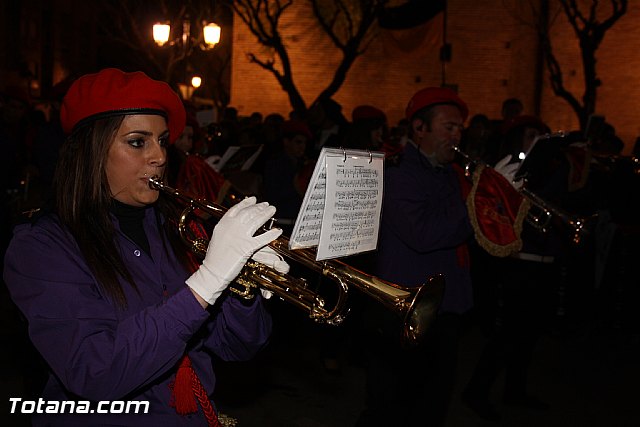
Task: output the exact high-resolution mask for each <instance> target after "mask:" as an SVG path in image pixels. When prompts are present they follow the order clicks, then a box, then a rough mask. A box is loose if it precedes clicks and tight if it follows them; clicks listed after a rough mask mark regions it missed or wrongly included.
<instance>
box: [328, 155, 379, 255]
mask: <svg viewBox="0 0 640 427" xmlns="http://www.w3.org/2000/svg"><path fill="white" fill-rule="evenodd" d="M383 171H384V163H383V157H381V156H376V157H373V156H369V155H365V156H347V158H346V160H345V159H344V158H340V157H335V156H330V157H327V158H326V178H325V187H326V201H325V206H324V215H323V217H322V225H321V228H320V242H319V244H318V253H317V257H316V259H317V260H323V259H329V258H337V257H341V256H347V255H353V254H356V253H360V252H366V251H370V250H374V249H375V248H376V247H377V244H378V230H379V228H380V213H381V209H382V182H383V181H382V179H383V176H382V175H383Z"/></svg>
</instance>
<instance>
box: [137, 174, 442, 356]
mask: <svg viewBox="0 0 640 427" xmlns="http://www.w3.org/2000/svg"><path fill="white" fill-rule="evenodd" d="M149 186H150V187H151V188H153V189H156V190H159V191H161V192H163V193H164V194H166V195H168V196H170V197H171V198H173V199H175V200H178V201H180V202H181V203H183V204H184V205H185V208H184V210H183V211H182V213H181V215H180V218H179V219H178V232H179V234H180V237H181V238H182V239H183V240H184V242H185V244H187V245H188V246H189V248H190V249H191V250H192V251H193V252H195V253H197V254H199V255H202V256H203V255H204V254H206V250H207V246H208V241H207V240H205V239H201V238H195V239H192V238H190V237H189V233H188V220H189V217H190V216H191V215H192V214H194V211H196V210H198V211H200V212H202V213H205V214H207V215H210V216H212V217H214V218H217V219H220V218H222V216H223V215H224V213H225V212H226V211H227V208H225V207H224V206H220V205H218V204H215V203H213V202H210V201H208V200H205V199H198V198H194V197H191V196H190V195H188V194H185V193H183V192H181V191H180V190H177V189H174V188H171V187H169V186H167V185H165V184H163V183H162V182H161V181H159V180H158V179H156V178H150V179H149ZM194 215H195V214H194ZM266 228H267V227H263V229H262V230H261V231H266ZM269 246H270V247H271V248H272V249H273V250H275V251H276V252H277V253H279V254H280V255H281V256H283V257H285V258H287V259H289V260H291V261H295V262H297V263H299V264H302V265H303V266H305V267H307V268H309V269H310V270H312V271H314V272H317V273H320V274H322V275H323V276H325V277H327V278H329V279H331V280H333V281H335V282H337V285H338V296H337V298H336V302H335V304H334V305H333V307H331V308H329V307H326V305H327V303H326V300H325V298H323V297H322V296H320V295H319V294H318V293H317V292H315V291H313V290H311V289H309V287H308V285H307V282H306V280H305V279H303V278H297V277H293V276H292V275H290V274H281V273H279V272H277V271H276V270H275V269H272V268H270V267H267V266H265V265H264V264H260V263H258V262H256V261H253V260H249V262H247V264H246V265H245V267H244V269H243V270H242V272H241V273H240V275H239V276H238V277H237V278H236V280H235V283H234V286H230V290H231V291H232V292H234V293H236V294H237V295H239V296H241V297H243V298H247V299H249V298H252V297H253V295H254V294H255V291H256V289H257V288H258V287H260V288H263V289H266V290H268V291H271V292H273V293H274V294H276V295H277V296H278V297H280V298H282V299H283V300H284V301H287V302H289V303H291V304H293V305H295V306H296V307H298V308H300V309H302V310H305V311H307V312H308V313H309V317H310V318H312V319H313V320H314V321H316V322H319V323H327V324H331V325H339V324H340V323H342V321H343V320H344V318H345V316H346V314H347V313H348V308H347V297H348V295H349V290H350V288H351V287H354V288H356V289H358V290H359V291H361V292H362V293H364V294H365V295H367V296H369V297H371V298H373V299H374V300H376V301H378V302H380V303H382V304H383V305H384V306H385V307H386V308H387V309H389V310H392V311H393V312H394V313H396V314H397V315H398V316H399V317H400V318H401V320H402V330H401V341H402V343H403V344H405V345H407V346H413V345H416V344H417V343H418V342H420V340H421V339H422V338H423V336H424V334H425V332H426V331H427V329H428V328H429V326H430V325H431V324H432V323H433V321H434V319H435V317H436V315H437V312H438V307H439V306H440V302H441V301H442V297H443V293H444V277H443V276H442V275H436V276H433V277H430V278H428V279H427V282H426V283H424V284H423V285H421V286H417V287H403V286H400V285H397V284H394V283H390V282H387V281H384V280H382V279H379V278H377V277H374V276H370V275H368V274H366V273H364V272H362V271H360V270H358V269H355V268H353V267H350V266H348V265H347V264H345V263H343V262H341V261H339V260H335V259H334V260H328V261H316V260H315V250H314V249H309V248H307V249H297V250H291V249H289V239H288V238H287V237H284V236H280V237H279V238H278V239H276V240H274V241H273V242H271V243H270V244H269Z"/></svg>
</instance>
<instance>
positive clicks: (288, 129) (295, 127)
mask: <svg viewBox="0 0 640 427" xmlns="http://www.w3.org/2000/svg"><path fill="white" fill-rule="evenodd" d="M282 133H283V134H284V135H304V136H306V137H307V138H309V139H311V137H312V136H313V135H312V134H311V131H310V130H309V126H307V124H306V123H305V122H302V121H300V120H287V121H285V122H283V123H282Z"/></svg>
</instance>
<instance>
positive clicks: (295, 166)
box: [263, 120, 313, 235]
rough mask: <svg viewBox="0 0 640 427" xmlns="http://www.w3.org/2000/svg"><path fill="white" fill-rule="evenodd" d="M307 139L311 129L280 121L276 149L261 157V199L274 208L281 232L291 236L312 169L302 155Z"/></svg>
mask: <svg viewBox="0 0 640 427" xmlns="http://www.w3.org/2000/svg"><path fill="white" fill-rule="evenodd" d="M310 140H311V131H310V130H309V127H308V126H307V125H306V124H305V123H304V122H301V121H297V120H287V121H285V122H284V123H283V124H282V137H281V140H280V144H279V149H277V151H276V152H275V153H273V155H271V156H270V157H269V158H267V159H266V160H265V168H264V175H263V198H264V200H265V201H268V202H269V203H271V204H272V205H274V206H275V207H276V208H277V212H278V218H277V221H278V226H279V227H281V228H283V230H284V233H285V235H291V231H292V230H293V225H294V223H295V220H296V218H297V216H298V211H299V210H300V206H301V205H302V200H303V198H304V193H305V191H306V189H307V184H308V183H309V179H310V177H311V173H310V172H309V171H310V170H311V171H313V164H312V163H311V162H309V159H308V158H307V157H306V151H307V144H308V142H309V141H310Z"/></svg>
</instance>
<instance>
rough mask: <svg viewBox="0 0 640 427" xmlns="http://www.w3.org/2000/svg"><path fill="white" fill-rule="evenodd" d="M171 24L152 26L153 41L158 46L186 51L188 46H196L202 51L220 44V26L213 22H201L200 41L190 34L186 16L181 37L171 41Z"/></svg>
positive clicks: (189, 23)
mask: <svg viewBox="0 0 640 427" xmlns="http://www.w3.org/2000/svg"><path fill="white" fill-rule="evenodd" d="M170 37H171V24H169V23H167V22H164V23H162V22H157V23H155V24H154V25H153V40H154V41H155V42H156V44H157V45H158V46H165V45H167V44H168V45H169V46H176V45H178V46H180V47H181V48H182V49H185V50H188V49H189V48H190V46H197V47H199V48H200V49H202V50H209V49H213V48H214V47H215V46H216V44H218V43H219V42H220V26H219V25H218V24H215V23H213V22H210V23H207V22H206V21H203V22H202V40H199V39H197V38H195V37H194V36H193V35H192V34H191V21H190V20H189V17H188V16H185V17H184V19H183V20H182V35H181V37H177V38H175V39H173V40H171V41H169V38H170Z"/></svg>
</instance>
